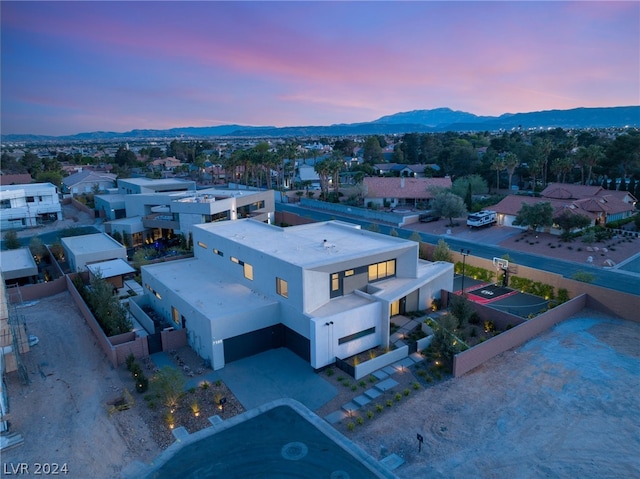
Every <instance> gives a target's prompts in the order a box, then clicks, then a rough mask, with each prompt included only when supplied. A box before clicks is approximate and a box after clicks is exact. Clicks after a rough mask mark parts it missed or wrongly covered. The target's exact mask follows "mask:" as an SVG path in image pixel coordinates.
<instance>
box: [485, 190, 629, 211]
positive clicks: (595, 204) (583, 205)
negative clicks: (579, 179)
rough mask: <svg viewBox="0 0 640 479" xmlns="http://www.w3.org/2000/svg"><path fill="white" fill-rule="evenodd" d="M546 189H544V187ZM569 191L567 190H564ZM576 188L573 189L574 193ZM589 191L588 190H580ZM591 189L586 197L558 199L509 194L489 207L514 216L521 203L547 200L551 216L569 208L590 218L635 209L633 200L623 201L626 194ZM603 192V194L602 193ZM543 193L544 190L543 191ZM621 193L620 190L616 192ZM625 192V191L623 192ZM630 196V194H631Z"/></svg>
mask: <svg viewBox="0 0 640 479" xmlns="http://www.w3.org/2000/svg"><path fill="white" fill-rule="evenodd" d="M571 186H580V185H571ZM590 188H594V187H590ZM545 191H546V189H545ZM559 191H560V189H554V190H553V192H556V193H557V192H559ZM566 191H569V190H566ZM576 191H578V190H573V192H574V193H575V192H576ZM582 191H585V192H586V191H589V190H586V189H584V190H582ZM591 191H595V193H596V194H595V195H594V196H591V197H587V198H580V199H572V198H566V199H558V198H544V197H539V198H536V197H533V196H520V195H509V196H506V197H505V198H503V199H502V201H500V202H499V203H498V204H496V205H494V206H492V207H491V209H493V210H495V211H497V212H498V213H502V214H504V215H511V216H516V215H517V214H518V211H520V209H521V208H522V204H523V203H526V204H528V205H533V204H536V203H542V202H547V203H550V204H551V206H552V207H553V216H554V217H556V216H558V215H559V214H560V213H561V212H562V211H563V210H566V209H567V210H569V211H571V212H572V213H575V214H581V215H583V216H587V217H588V218H591V219H596V218H598V217H602V216H609V215H616V214H619V213H625V212H628V211H633V210H634V209H635V207H634V204H633V202H631V203H628V202H625V201H624V200H623V199H622V198H624V197H626V195H620V194H616V195H609V194H606V193H613V192H609V191H607V190H602V189H601V188H600V187H595V189H592V190H591ZM603 192H604V194H603ZM543 193H544V191H543ZM618 193H622V192H618ZM625 193H626V192H625ZM631 196H632V195H631Z"/></svg>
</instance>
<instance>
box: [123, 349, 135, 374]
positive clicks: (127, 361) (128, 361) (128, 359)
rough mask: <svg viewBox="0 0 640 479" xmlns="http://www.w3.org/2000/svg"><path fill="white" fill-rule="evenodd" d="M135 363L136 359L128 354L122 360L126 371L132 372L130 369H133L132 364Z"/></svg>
mask: <svg viewBox="0 0 640 479" xmlns="http://www.w3.org/2000/svg"><path fill="white" fill-rule="evenodd" d="M135 362H136V357H135V356H134V355H133V354H132V353H130V354H129V355H128V356H127V357H126V358H125V360H124V363H125V364H126V365H127V371H129V372H133V371H132V370H131V368H132V367H133V364H134V363H135Z"/></svg>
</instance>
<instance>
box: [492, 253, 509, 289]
mask: <svg viewBox="0 0 640 479" xmlns="http://www.w3.org/2000/svg"><path fill="white" fill-rule="evenodd" d="M493 265H494V266H495V267H496V280H497V279H499V277H500V276H499V275H500V270H502V272H503V273H504V276H503V277H502V286H504V287H506V286H507V285H508V284H509V260H506V259H503V258H493ZM496 284H497V283H496Z"/></svg>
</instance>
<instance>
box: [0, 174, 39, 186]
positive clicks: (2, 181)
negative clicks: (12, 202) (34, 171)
mask: <svg viewBox="0 0 640 479" xmlns="http://www.w3.org/2000/svg"><path fill="white" fill-rule="evenodd" d="M29 183H33V179H32V178H31V175H30V174H29V173H18V174H15V175H0V185H28V184H29Z"/></svg>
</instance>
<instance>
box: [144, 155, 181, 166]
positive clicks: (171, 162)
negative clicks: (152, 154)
mask: <svg viewBox="0 0 640 479" xmlns="http://www.w3.org/2000/svg"><path fill="white" fill-rule="evenodd" d="M151 165H153V166H162V167H164V168H175V167H176V166H180V165H182V162H181V161H180V160H178V159H177V158H174V157H171V156H170V157H168V158H158V159H156V160H153V161H152V162H151Z"/></svg>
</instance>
